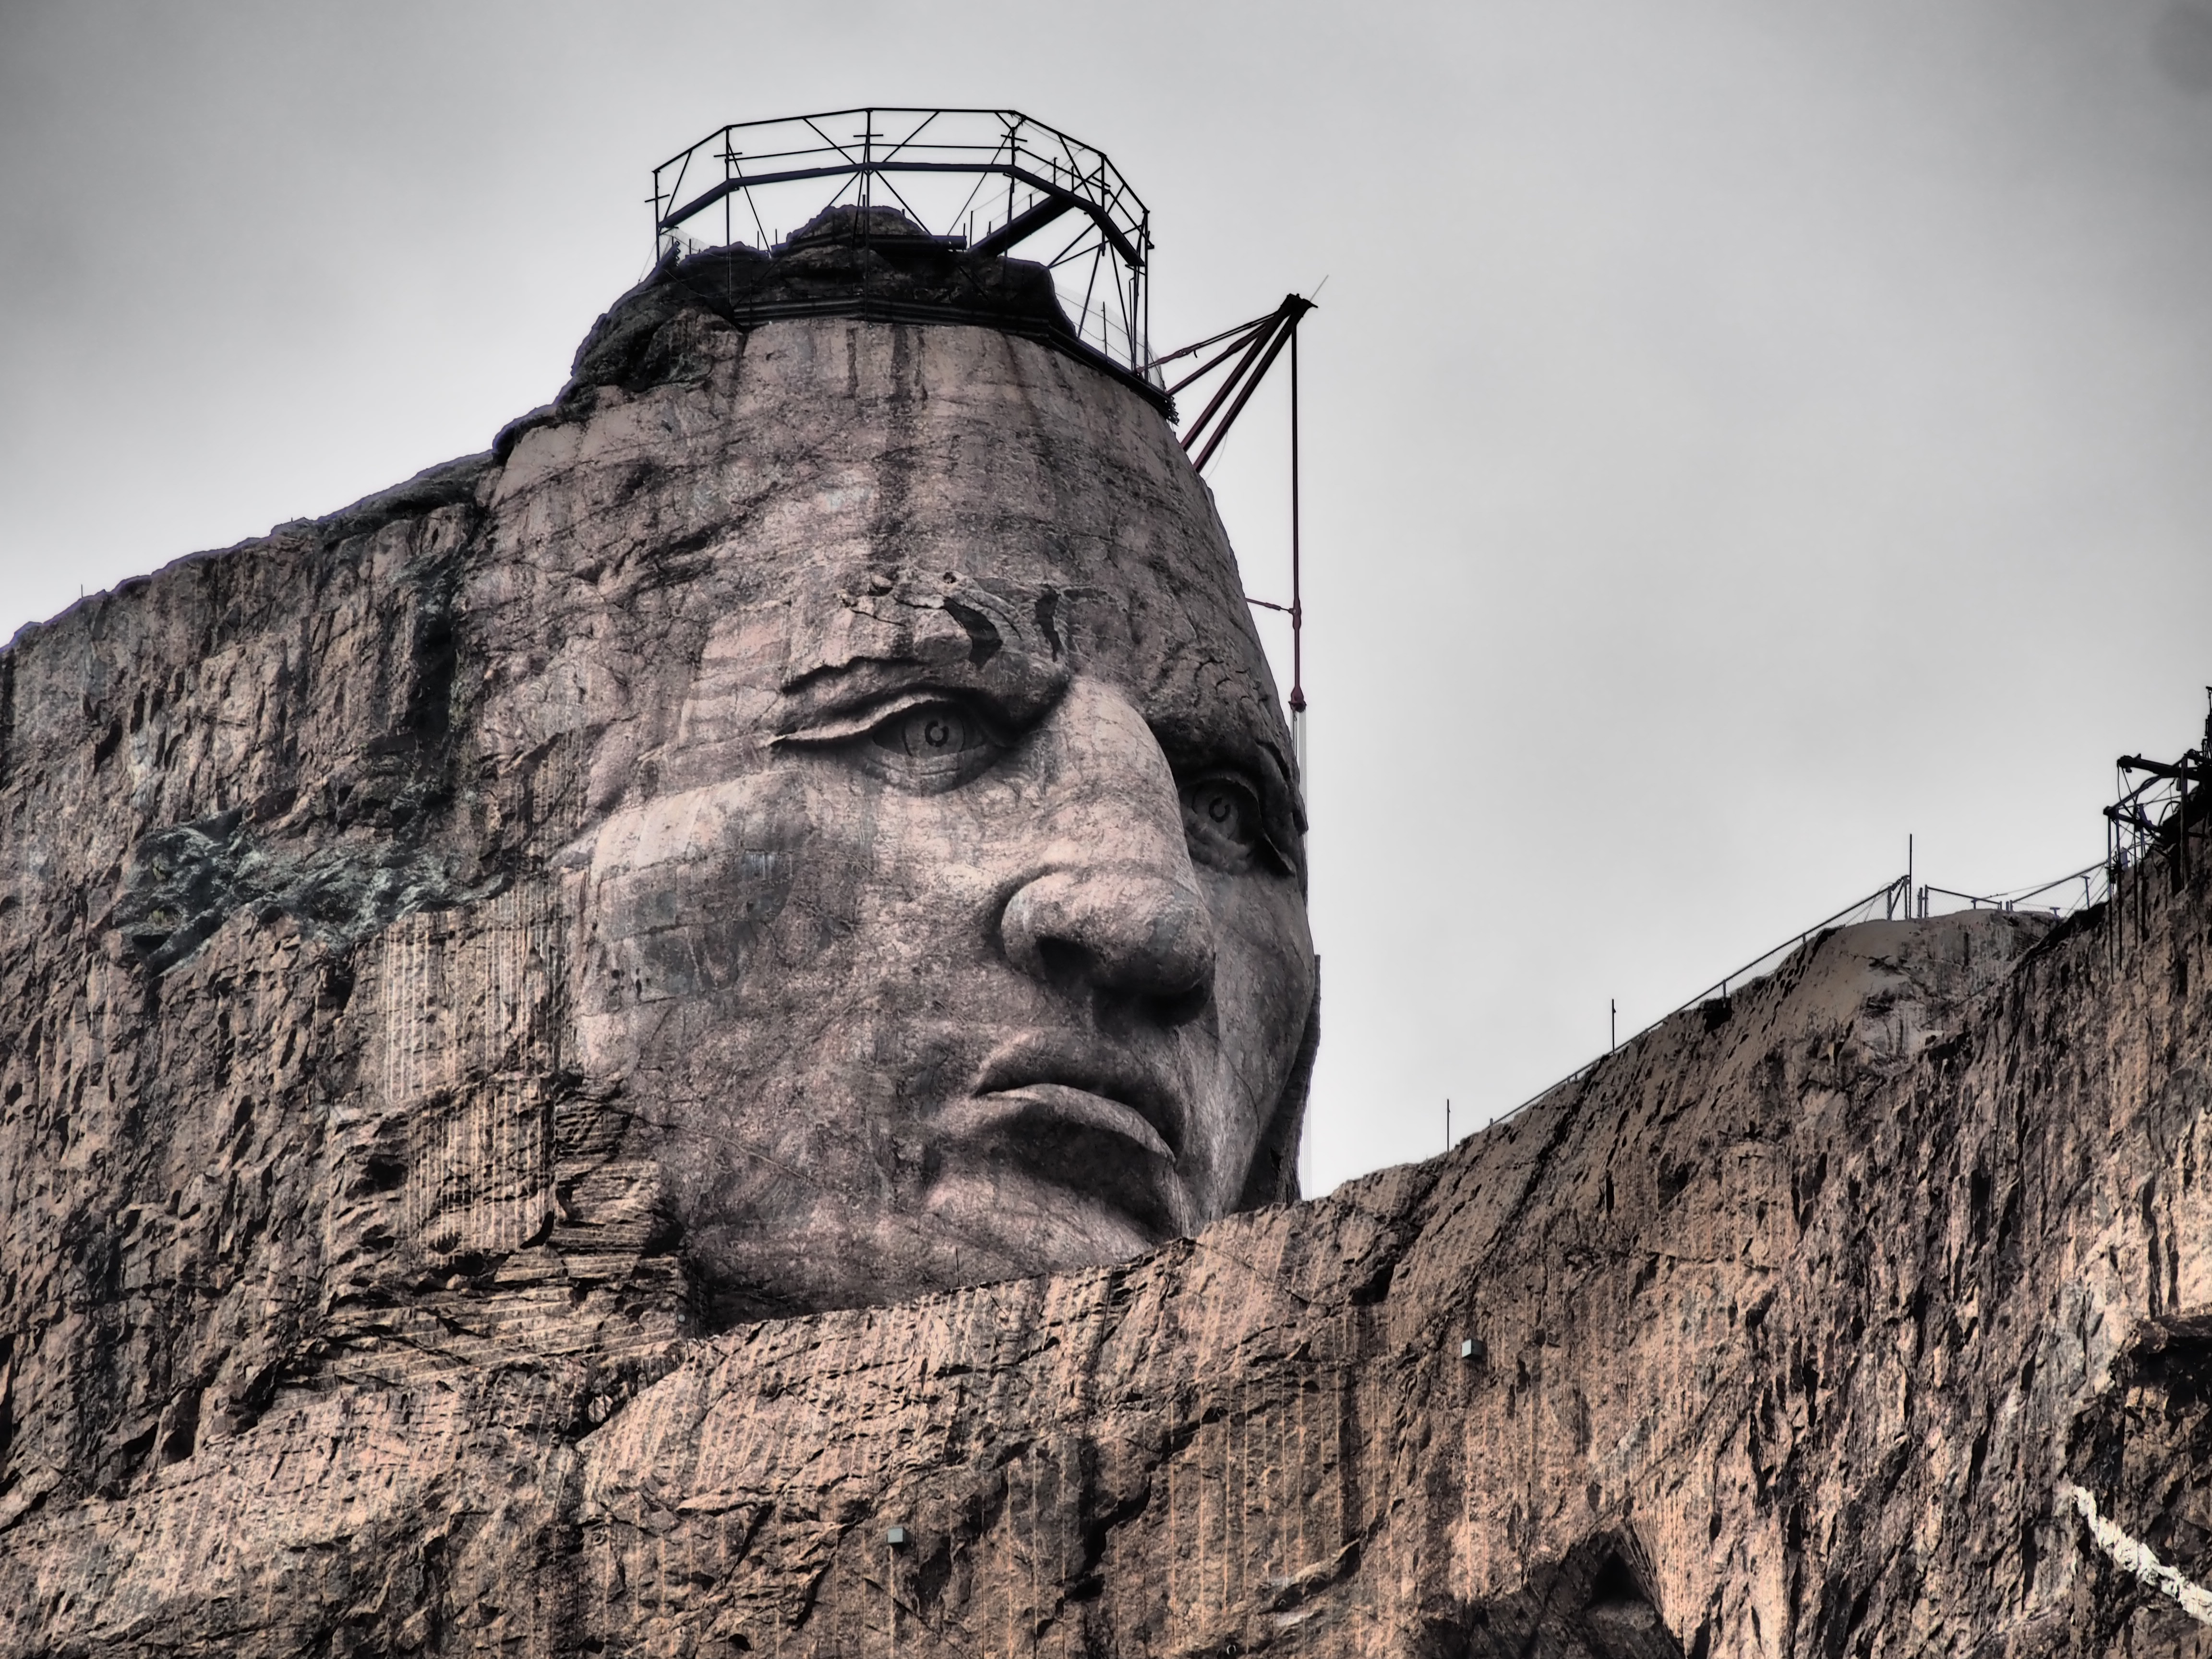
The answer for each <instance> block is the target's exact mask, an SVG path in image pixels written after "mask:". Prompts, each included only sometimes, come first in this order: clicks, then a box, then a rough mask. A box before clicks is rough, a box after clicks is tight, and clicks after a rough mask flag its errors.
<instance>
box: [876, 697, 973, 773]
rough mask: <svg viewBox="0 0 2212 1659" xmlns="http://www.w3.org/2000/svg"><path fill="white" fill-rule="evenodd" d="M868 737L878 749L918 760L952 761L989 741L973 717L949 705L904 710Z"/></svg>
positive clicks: (942, 703) (932, 704)
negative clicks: (874, 742) (873, 740)
mask: <svg viewBox="0 0 2212 1659" xmlns="http://www.w3.org/2000/svg"><path fill="white" fill-rule="evenodd" d="M869 735H870V736H871V737H872V738H874V739H875V741H876V743H877V744H878V746H879V747H881V748H884V749H888V750H890V751H891V752H892V753H893V754H895V755H904V756H906V757H908V759H910V760H919V761H947V760H951V759H953V758H955V757H957V756H961V755H964V754H967V753H968V752H969V750H974V749H977V748H981V747H982V746H984V745H985V744H987V743H989V741H990V739H989V738H987V737H986V736H985V735H984V733H983V729H982V726H981V722H980V721H978V720H976V719H975V716H974V715H972V714H969V713H968V711H967V710H966V709H964V708H960V707H959V706H958V705H957V704H955V703H949V702H929V703H924V704H922V705H921V707H920V708H908V709H903V710H902V711H901V712H900V713H898V714H894V715H892V716H891V717H890V719H889V720H885V721H884V723H883V724H882V725H881V726H878V727H876V729H875V730H874V731H873V732H870V733H869Z"/></svg>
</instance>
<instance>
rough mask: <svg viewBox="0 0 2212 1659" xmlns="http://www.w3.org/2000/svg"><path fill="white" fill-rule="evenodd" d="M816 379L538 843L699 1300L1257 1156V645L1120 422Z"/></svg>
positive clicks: (1274, 1120) (1276, 895) (1158, 1212)
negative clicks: (592, 821) (900, 424)
mask: <svg viewBox="0 0 2212 1659" xmlns="http://www.w3.org/2000/svg"><path fill="white" fill-rule="evenodd" d="M967 332H973V333H976V334H979V335H980V334H981V332H982V331H967ZM1004 344H1005V343H1004V342H1000V347H1001V348H1003V347H1004ZM1000 355H1001V356H1003V350H1002V351H1001V353H1000ZM1039 355H1042V354H1039ZM1060 372H1062V373H1063V374H1070V373H1072V374H1075V375H1076V376H1077V377H1078V379H1080V378H1081V377H1082V375H1083V374H1084V371H1081V370H1062V371H1060ZM1115 395H1116V397H1117V398H1125V399H1126V398H1127V394H1122V393H1119V392H1117V393H1116V394H1115ZM1127 401H1129V402H1131V403H1133V399H1128V400H1127ZM910 413H911V411H910ZM830 416H836V419H837V420H839V421H842V422H843V425H842V427H841V428H840V430H841V431H842V432H843V433H844V434H845V438H846V440H847V442H846V443H845V444H844V445H843V447H844V453H842V455H841V457H840V459H837V460H836V462H834V463H824V464H822V465H819V466H817V467H816V468H814V469H812V470H811V472H810V473H809V475H808V476H807V477H805V479H804V481H803V482H801V483H795V484H794V485H793V488H791V489H789V490H780V491H778V492H776V493H775V495H774V496H773V498H772V501H771V504H770V506H769V508H768V509H767V510H766V511H765V512H763V513H761V514H760V515H759V516H758V518H757V520H755V521H756V522H758V523H766V524H769V525H771V526H781V528H780V529H778V528H771V529H769V531H766V532H758V533H760V534H762V535H763V536H765V537H766V538H768V539H767V540H766V541H765V542H761V541H755V542H752V543H750V544H744V545H743V546H741V547H740V549H739V550H737V551H732V552H731V553H730V554H728V555H727V556H730V557H733V558H734V557H739V556H743V557H744V558H746V559H748V560H750V561H751V568H753V569H754V570H755V571H756V572H757V573H758V574H757V576H756V578H755V579H754V580H751V581H750V585H749V586H748V588H747V589H746V595H747V596H746V597H745V598H744V599H743V600H742V601H740V602H738V603H736V604H733V605H732V606H731V607H730V608H729V609H727V610H726V611H724V613H723V614H721V615H720V617H718V618H717V620H716V621H715V623H714V626H713V629H712V632H711V635H710V636H709V638H708V641H707V643H706V646H705V648H704V651H703V653H702V656H701V659H700V661H699V664H698V666H697V669H696V674H695V675H694V677H693V678H692V681H691V684H690V688H689V692H688V695H687V696H686V698H685V700H684V708H683V711H682V715H681V718H680V720H678V722H677V723H676V724H675V726H674V727H673V730H672V732H671V736H670V738H669V740H668V741H667V742H665V744H662V745H661V746H660V747H659V750H658V751H657V752H656V754H655V755H654V756H653V759H652V762H651V764H650V767H649V769H647V774H648V775H647V781H646V782H645V783H644V784H643V785H642V786H641V787H635V788H633V789H632V790H631V791H630V792H629V794H628V796H626V797H625V804H624V805H623V806H622V807H621V808H620V810H617V811H614V812H612V813H611V815H609V816H608V817H605V819H604V821H603V822H602V823H600V824H599V828H598V829H597V832H596V835H595V836H593V837H592V838H591V839H590V840H589V841H588V842H587V844H586V846H585V847H583V848H580V849H579V854H578V855H577V858H576V859H575V860H574V862H575V863H578V864H580V865H581V866H584V869H583V874H582V877H581V880H582V885H583V889H584V891H583V898H582V908H583V915H584V940H583V944H584V948H583V951H582V953H581V965H580V982H579V986H578V1007H577V1014H578V1023H579V1030H580V1037H581V1042H582V1052H583V1060H584V1064H585V1069H586V1073H587V1074H588V1075H589V1076H590V1077H592V1078H593V1079H602V1080H605V1082H606V1086H609V1087H618V1089H619V1091H620V1093H619V1097H618V1098H619V1100H620V1102H621V1103H622V1105H623V1108H624V1109H626V1110H628V1111H629V1112H630V1113H631V1114H633V1115H634V1121H635V1124H636V1125H637V1126H638V1133H639V1138H640V1142H641V1144H642V1145H643V1146H647V1147H648V1148H649V1149H650V1155H651V1157H652V1158H653V1159H654V1160H655V1161H656V1162H657V1163H658V1164H659V1170H660V1180H661V1194H662V1197H661V1202H662V1204H663V1206H664V1208H665V1217H664V1220H665V1222H666V1223H672V1224H673V1226H674V1228H675V1230H676V1231H677V1233H678V1237H679V1239H680V1245H679V1248H680V1250H681V1253H682V1255H683V1256H684V1261H685V1263H686V1266H687V1267H688V1270H689V1273H690V1281H691V1283H692V1285H693V1287H694V1291H695V1293H696V1295H697V1296H698V1297H699V1298H700V1300H701V1301H702V1304H704V1310H705V1311H706V1312H707V1313H708V1316H710V1317H712V1318H714V1319H716V1320H726V1319H730V1318H737V1317H744V1316H757V1315H760V1314H765V1313H773V1312H776V1311H781V1310H788V1309H794V1308H800V1307H818V1306H829V1305H838V1304H849V1303H860V1302H870V1301H881V1300H884V1299H887V1298H888V1297H891V1296H896V1295H900V1294H907V1293H912V1292H913V1291H917V1290H927V1289H931V1288H938V1287H942V1286H946V1285H956V1284H960V1283H972V1282H977V1281H981V1280H985V1279H995V1278H1001V1277H1006V1276H1007V1275H1010V1274H1014V1273H1031V1272H1042V1271H1048V1270H1057V1269H1062V1268H1066V1267H1079V1266H1082V1265H1086V1264H1091V1263H1095V1262H1100V1261H1111V1260H1116V1259H1120V1258H1122V1257H1126V1256H1127V1255H1133V1254H1134V1253H1137V1252H1139V1251H1140V1250H1142V1249H1146V1248H1147V1247H1149V1246H1151V1245H1152V1244H1155V1243H1158V1242H1160V1241H1162V1240H1164V1239H1166V1238H1169V1237H1175V1236H1176V1235H1179V1234H1182V1233H1185V1232H1188V1231H1192V1230H1194V1229H1195V1228H1196V1227H1199V1226H1200V1225H1203V1224H1205V1223H1206V1222H1207V1221H1209V1220H1211V1219H1212V1218H1216V1217H1218V1216H1220V1215H1222V1214H1224V1213H1225V1212H1228V1211H1230V1210H1231V1209H1234V1208H1236V1207H1237V1206H1238V1205H1239V1204H1240V1202H1249V1201H1252V1200H1251V1198H1250V1197H1249V1196H1248V1194H1253V1193H1255V1192H1256V1193H1261V1194H1266V1195H1267V1196H1272V1195H1273V1194H1274V1193H1276V1192H1277V1191H1279V1190H1280V1189H1281V1183H1280V1182H1279V1175H1278V1172H1277V1171H1276V1170H1273V1169H1268V1168H1255V1165H1259V1164H1265V1163H1266V1161H1267V1158H1268V1156H1269V1145H1268V1143H1269V1137H1270V1135H1271V1133H1272V1134H1273V1155H1274V1156H1276V1157H1278V1158H1279V1157H1280V1156H1281V1155H1282V1152H1283V1149H1284V1146H1285V1138H1284V1134H1283V1128H1282V1124H1283V1117H1282V1114H1283V1113H1284V1111H1285V1109H1287V1110H1289V1111H1291V1112H1295V1111H1296V1109H1297V1105H1298V1102H1297V1099H1296V1098H1295V1096H1296V1092H1297V1090H1298V1089H1302V1087H1303V1082H1302V1079H1299V1080H1297V1082H1296V1083H1295V1084H1294V1082H1293V1074H1294V1071H1295V1070H1296V1068H1297V1063H1298V1060H1299V1058H1300V1048H1301V1043H1302V1041H1303V1040H1304V1037H1305V1035H1306V1031H1307V1028H1308V1022H1309V1019H1310V1014H1311V1010H1312V1007H1313V1000H1314V987H1315V978H1314V963H1313V956H1312V946H1311V942H1310V937H1309V934H1308V932H1307V926H1306V917H1305V907H1304V876H1303V871H1302V867H1301V865H1302V860H1303V857H1304V851H1303V838H1302V835H1301V826H1300V821H1299V808H1298V805H1297V799H1296V796H1295V793H1294V789H1293V785H1292V782H1291V776H1290V769H1289V767H1288V765H1287V763H1286V758H1285V757H1286V749H1287V745H1286V742H1285V735H1284V732H1283V730H1282V727H1281V724H1280V720H1279V715H1278V714H1277V713H1276V707H1277V706H1276V702H1275V698H1274V692H1273V684H1272V682H1271V680H1270V678H1269V676H1268V672H1267V665H1266V664H1265V661H1264V659H1262V658H1261V654H1260V652H1259V650H1258V647H1257V644H1256V641H1255V636H1254V635H1253V632H1252V629H1251V626H1250V623H1249V619H1248V617H1247V615H1246V613H1245V611H1244V608H1243V598H1242V595H1241V592H1240V591H1239V587H1238V582H1237V573H1236V570H1235V568H1234V564H1233V562H1232V561H1231V558H1230V556H1229V555H1228V551H1227V548H1226V545H1225V543H1223V541H1222V540H1221V537H1220V532H1219V529H1218V524H1217V523H1216V521H1215V520H1213V519H1212V514H1211V512H1210V509H1209V508H1208V507H1207V506H1206V500H1205V497H1204V495H1203V493H1202V491H1201V490H1200V488H1199V486H1198V485H1197V484H1196V483H1195V481H1194V480H1193V479H1190V478H1189V477H1188V474H1187V471H1186V472H1184V473H1182V474H1178V473H1177V471H1176V469H1177V468H1178V467H1179V466H1180V465H1181V463H1180V458H1179V457H1177V456H1175V455H1174V454H1173V453H1172V449H1171V440H1170V438H1169V436H1168V435H1167V434H1166V432H1165V430H1164V428H1162V427H1161V426H1160V423H1159V422H1158V421H1157V419H1154V418H1151V417H1150V416H1149V414H1148V412H1146V415H1145V417H1144V418H1140V419H1136V420H1132V421H1127V422H1121V423H1120V424H1115V423H1114V422H1093V423H1091V425H1090V426H1089V427H1088V428H1077V429H1076V432H1075V435H1071V431H1070V429H1069V428H1066V427H1065V426H1062V427H1060V428H1054V430H1053V431H1052V432H1051V433H1048V434H1047V435H1043V436H1040V435H1038V434H1037V433H1036V431H1034V430H1018V431H1017V432H1016V433H1015V434H1014V435H1013V440H1012V442H1011V443H1010V442H1009V440H1008V434H1007V432H1006V427H1005V424H1004V421H1005V410H1004V405H1003V404H1002V403H1000V402H994V401H993V400H990V399H976V400H973V401H967V402H963V400H962V399H961V398H959V397H957V395H944V396H940V397H939V398H935V399H934V400H931V401H927V402H924V403H923V404H922V410H921V414H920V415H919V416H913V417H912V418H913V420H914V421H915V422H918V425H915V424H909V426H908V429H907V430H905V431H904V432H902V433H900V434H897V435H891V434H889V433H886V432H884V430H883V429H882V428H884V422H883V421H882V420H881V419H880V418H877V417H869V416H868V411H866V410H861V409H858V408H855V409H854V410H846V411H844V412H843V413H842V414H840V413H839V412H838V411H837V410H830V411H829V415H825V416H823V418H825V419H828V418H829V417H830Z"/></svg>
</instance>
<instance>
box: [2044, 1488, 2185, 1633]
mask: <svg viewBox="0 0 2212 1659" xmlns="http://www.w3.org/2000/svg"><path fill="white" fill-rule="evenodd" d="M2058 1499H2059V1502H2061V1503H2062V1504H2071V1505H2072V1506H2073V1509H2074V1512H2075V1514H2077V1515H2079V1516H2081V1519H2082V1520H2083V1521H2084V1522H2087V1525H2088V1528H2089V1536H2090V1538H2091V1539H2092V1540H2093V1541H2094V1542H2095V1544H2096V1546H2097V1547H2098V1548H2099V1549H2100V1550H2101V1551H2103V1552H2104V1555H2105V1559H2106V1560H2108V1561H2110V1562H2111V1563H2112V1565H2114V1566H2116V1567H2118V1569H2119V1570H2120V1571H2122V1572H2124V1573H2128V1574H2130V1575H2131V1576H2133V1577H2136V1578H2137V1579H2140V1580H2141V1581H2142V1583H2145V1584H2147V1585H2148V1586H2149V1587H2150V1588H2151V1589H2154V1590H2156V1591H2157V1592H2158V1593H2159V1594H2160V1595H2163V1596H2166V1598H2167V1599H2169V1600H2170V1601H2172V1602H2173V1603H2174V1604H2175V1605H2176V1606H2178V1607H2180V1609H2181V1610H2182V1611H2183V1612H2184V1613H2187V1614H2188V1615H2189V1616H2190V1617H2191V1619H2194V1620H2196V1621H2197V1623H2198V1624H2200V1625H2212V1590H2208V1589H2205V1588H2204V1587H2203V1585H2202V1584H2199V1583H2197V1582H2196V1581H2195V1580H2194V1579H2191V1578H2188V1577H2184V1576H2183V1575H2182V1574H2180V1573H2179V1572H2177V1571H2174V1570H2173V1569H2172V1567H2169V1566H2167V1565H2166V1564H2165V1563H2164V1562H2163V1561H2160V1559H2158V1552H2157V1551H2156V1550H2154V1549H2153V1548H2151V1547H2150V1546H2149V1545H2148V1544H2146V1543H2144V1542H2143V1541H2142V1540H2141V1539H2139V1538H2130V1536H2129V1535H2128V1534H2126V1533H2124V1532H2123V1531H2121V1530H2120V1528H2118V1527H2116V1526H2114V1525H2113V1524H2112V1522H2111V1521H2109V1520H2107V1519H2106V1517H2105V1516H2104V1515H2103V1514H2101V1513H2100V1511H2099V1510H2098V1508H2097V1500H2096V1498H2094V1497H2093V1495H2091V1493H2090V1492H2087V1490H2086V1489H2085V1488H2083V1487H2081V1486H2075V1484H2074V1483H2073V1482H2072V1481H2070V1480H2063V1481H2061V1482H2060V1483H2059V1486H2058Z"/></svg>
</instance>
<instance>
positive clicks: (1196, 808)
mask: <svg viewBox="0 0 2212 1659" xmlns="http://www.w3.org/2000/svg"><path fill="white" fill-rule="evenodd" d="M1182 828H1183V834H1184V835H1185V836H1188V838H1189V841H1190V850H1191V853H1192V855H1193V856H1194V857H1195V858H1197V859H1199V860H1200V861H1202V862H1204V863H1207V864H1211V865H1213V866H1216V867H1217V868H1219V869H1225V870H1229V871H1232V872H1233V871H1239V870H1244V869H1248V868H1249V867H1250V866H1251V863H1252V859H1253V855H1254V854H1255V853H1257V852H1258V851H1259V849H1260V848H1261V844H1262V842H1263V840H1264V837H1263V836H1262V834H1261V827H1260V803H1259V802H1258V801H1257V800H1255V799H1253V796H1252V792H1251V791H1250V790H1249V789H1247V788H1246V787H1244V786H1243V784H1241V783H1239V782H1237V781H1236V780H1235V779H1233V778H1222V777H1213V778H1200V779H1199V780H1198V781H1195V782H1194V783H1187V784H1185V785H1183V787H1182Z"/></svg>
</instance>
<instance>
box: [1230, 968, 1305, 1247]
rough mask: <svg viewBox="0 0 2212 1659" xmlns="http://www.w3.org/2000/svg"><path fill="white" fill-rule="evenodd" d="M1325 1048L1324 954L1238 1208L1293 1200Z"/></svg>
mask: <svg viewBox="0 0 2212 1659" xmlns="http://www.w3.org/2000/svg"><path fill="white" fill-rule="evenodd" d="M1320 1047H1321V958H1320V957H1318V956H1316V957H1315V958H1314V994H1313V1004H1312V1006H1310V1007H1309V1008H1308V1009H1307V1010H1306V1030H1305V1035H1304V1036H1302V1037H1300V1038H1299V1039H1298V1055H1297V1059H1296V1060H1293V1061H1292V1062H1291V1074H1290V1076H1289V1077H1287V1078H1286V1079H1284V1081H1283V1091H1282V1093H1280V1094H1279V1095H1278V1096H1276V1097H1275V1104H1274V1109H1273V1110H1272V1111H1270V1112H1269V1113H1268V1115H1267V1124H1266V1126H1265V1127H1263V1128H1262V1129H1261V1132H1260V1144H1259V1146H1256V1147H1255V1148H1254V1150H1253V1153H1252V1167H1251V1168H1250V1169H1249V1170H1246V1171H1245V1174H1244V1188H1243V1191H1242V1192H1240V1193H1239V1194H1237V1209H1239V1210H1262V1209H1265V1208H1267V1206H1269V1205H1271V1204H1295V1203H1297V1201H1298V1200H1299V1199H1300V1198H1302V1197H1304V1194H1302V1193H1300V1192H1299V1191H1298V1143H1299V1141H1300V1140H1301V1139H1303V1138H1304V1133H1305V1121H1306V1091H1307V1090H1308V1088H1309V1087H1310V1086H1311V1085H1312V1083H1313V1068H1314V1055H1315V1054H1316V1051H1318V1049H1319V1048H1320Z"/></svg>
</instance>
